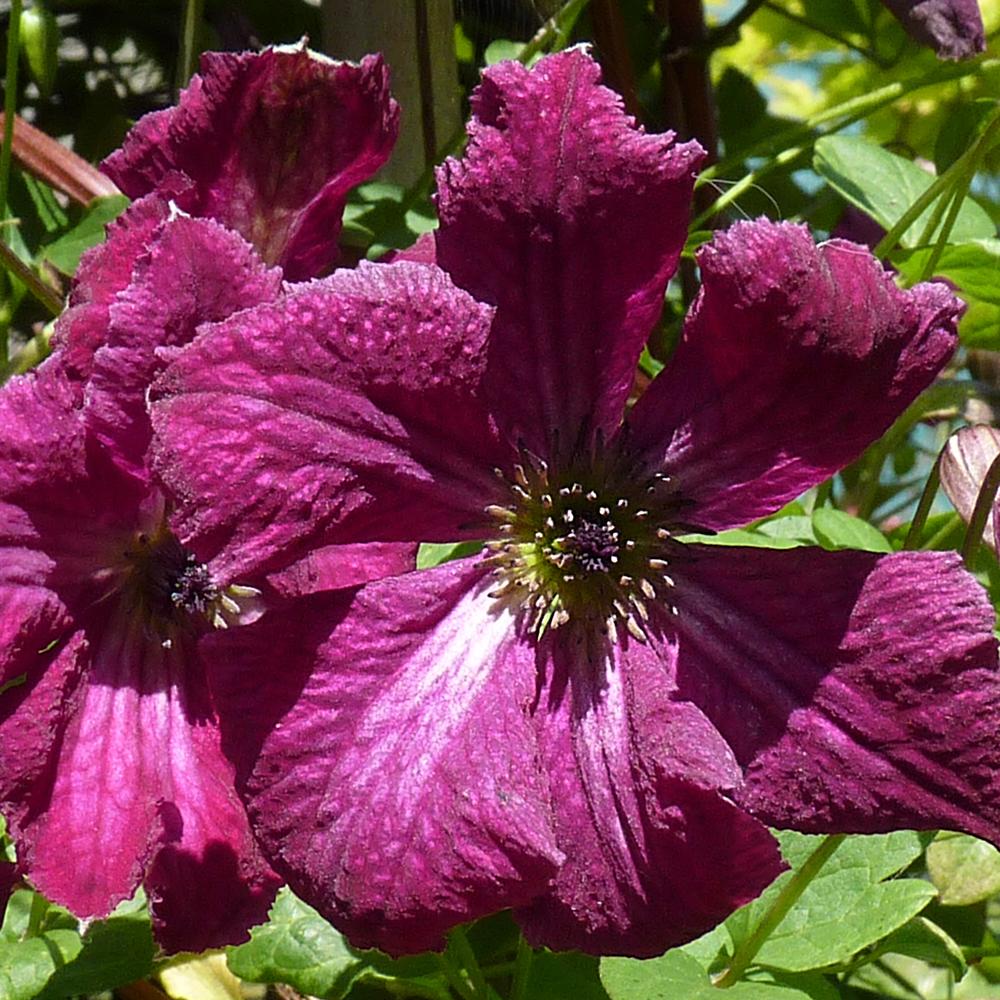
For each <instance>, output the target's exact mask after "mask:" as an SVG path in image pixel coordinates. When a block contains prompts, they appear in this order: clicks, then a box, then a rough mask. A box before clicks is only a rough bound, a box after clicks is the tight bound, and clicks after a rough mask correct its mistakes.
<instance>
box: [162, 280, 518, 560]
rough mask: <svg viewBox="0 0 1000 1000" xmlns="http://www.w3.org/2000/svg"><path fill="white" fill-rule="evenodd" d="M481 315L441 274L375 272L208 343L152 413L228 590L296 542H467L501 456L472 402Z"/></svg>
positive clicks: (199, 345) (257, 315) (252, 314)
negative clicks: (251, 567) (230, 583)
mask: <svg viewBox="0 0 1000 1000" xmlns="http://www.w3.org/2000/svg"><path fill="white" fill-rule="evenodd" d="M490 318H491V310H490V309H489V308H488V307H486V306H482V305H480V304H479V303H477V302H476V301H475V300H474V299H472V298H471V297H470V296H468V295H467V294H466V293H464V292H462V291H460V290H459V289H457V288H455V286H454V285H452V284H451V282H450V281H449V280H448V278H447V275H445V274H444V272H442V271H440V270H438V269H437V268H433V267H428V266H425V265H422V264H413V263H399V264H386V265H382V264H377V265H376V264H368V265H362V266H361V267H360V268H359V269H358V270H356V271H338V272H337V273H336V274H334V275H332V276H331V277H329V278H326V279H324V280H322V281H317V282H313V283H311V284H309V285H305V286H302V288H301V289H300V290H297V291H295V292H293V293H292V294H290V295H288V296H287V297H286V298H285V299H283V300H282V301H280V302H279V303H277V304H275V305H274V306H264V307H260V308H257V309H253V310H248V311H246V312H244V313H241V314H240V315H238V316H235V317H233V318H232V319H231V320H229V321H228V322H225V323H222V324H220V325H218V326H217V327H215V328H213V329H212V330H210V331H208V332H206V333H205V334H204V335H202V336H201V337H199V339H198V340H197V341H196V342H195V343H194V344H192V345H191V346H190V347H188V348H187V349H186V350H185V351H183V352H182V353H181V354H180V355H179V357H178V359H177V361H176V362H175V363H174V365H172V366H171V368H169V369H168V370H167V373H166V377H165V380H164V383H163V387H162V391H163V392H164V393H166V395H167V398H166V399H165V400H163V401H161V402H159V403H157V404H156V405H155V406H154V414H153V420H154V425H155V426H156V427H157V428H158V429H159V432H160V456H159V457H160V469H161V471H162V474H163V475H164V477H165V478H166V480H167V482H168V483H169V484H170V485H171V487H172V489H173V490H174V492H175V493H176V494H177V495H178V497H179V498H180V501H179V504H180V506H179V511H178V516H177V521H176V526H177V530H178V532H179V534H180V535H181V536H182V537H183V538H185V539H190V544H191V546H192V547H193V548H194V549H195V550H196V551H198V550H199V549H201V548H203V549H204V550H205V551H206V552H207V553H208V554H209V555H214V553H215V552H217V551H220V550H224V551H225V553H226V554H225V555H224V556H223V561H224V562H225V565H221V564H220V565H218V566H217V567H216V568H218V569H219V572H220V573H221V575H222V576H223V577H226V578H229V579H235V578H236V576H238V575H240V574H241V573H243V572H245V567H247V566H248V565H251V564H252V565H259V564H261V563H262V562H264V561H266V560H267V559H269V558H271V557H272V556H273V555H274V554H275V553H277V552H280V553H282V558H283V560H284V561H283V562H282V566H285V565H287V564H288V561H289V560H293V559H297V558H300V557H301V555H302V554H303V552H304V550H305V548H306V546H307V544H308V545H309V547H315V545H317V544H320V545H321V544H328V543H332V542H354V541H454V540H456V539H460V538H463V537H476V534H477V531H478V532H481V531H482V521H483V520H484V517H483V513H482V512H483V507H484V506H485V505H486V504H487V503H489V502H490V501H491V499H492V498H493V497H494V496H495V495H496V493H497V492H498V490H499V489H500V486H499V484H498V483H497V480H496V478H495V477H494V476H493V473H492V471H491V470H492V468H493V467H494V466H496V465H506V464H508V461H509V457H508V456H509V449H508V448H507V446H505V445H503V444H502V443H501V442H500V440H499V438H498V436H497V434H496V432H495V430H494V428H493V427H492V426H491V424H490V421H489V419H488V417H487V415H486V413H485V410H484V408H483V406H482V404H481V403H480V402H479V400H478V399H477V398H476V396H475V395H474V393H475V389H476V386H477V384H478V382H479V379H480V377H481V372H482V367H483V363H484V361H483V343H484V340H485V337H486V334H487V331H488V329H489V322H490ZM345 521H346V523H343V522H345ZM480 537H481V535H480Z"/></svg>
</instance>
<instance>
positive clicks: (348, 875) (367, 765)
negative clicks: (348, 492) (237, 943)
mask: <svg viewBox="0 0 1000 1000" xmlns="http://www.w3.org/2000/svg"><path fill="white" fill-rule="evenodd" d="M487 587H488V585H486V584H484V582H483V569H482V568H481V566H480V565H479V564H478V563H475V562H473V561H472V560H459V561H457V562H453V563H449V564H446V565H444V566H441V567H438V568H437V569H434V570H428V571H426V572H422V573H408V574H405V575H404V576H400V577H395V578H392V579H387V580H383V581H380V582H378V583H374V584H371V585H369V586H368V587H366V588H363V589H361V590H360V591H358V592H357V594H356V596H354V595H351V594H346V595H345V594H340V595H319V596H314V597H310V598H305V599H302V600H300V601H298V602H295V603H293V604H291V605H290V606H288V607H287V608H285V609H284V610H279V611H273V612H271V613H270V614H268V615H266V616H265V617H263V618H262V619H260V621H258V622H256V623H255V624H253V625H250V626H247V627H245V628H241V629H235V630H233V631H231V632H229V633H226V634H223V635H214V636H211V637H209V638H208V639H206V640H205V645H206V648H207V652H206V656H210V657H211V658H212V662H213V663H214V664H215V665H216V670H215V672H214V673H213V675H212V676H213V690H214V694H215V696H216V699H217V703H218V705H219V711H220V714H221V716H222V718H223V724H224V727H225V728H224V746H225V748H226V752H227V754H229V755H230V757H231V759H233V760H235V762H236V764H237V774H238V777H240V778H242V787H243V791H244V794H245V797H246V799H247V801H248V804H249V808H250V813H251V818H252V821H253V823H254V829H255V831H256V833H257V835H258V838H259V839H260V842H261V844H262V846H263V848H264V850H265V853H266V854H267V855H268V857H269V859H270V860H271V861H272V863H273V864H274V865H275V868H276V869H277V870H278V871H279V872H280V873H281V874H283V875H284V876H286V878H287V879H288V882H289V885H290V886H291V887H292V888H293V889H294V891H295V892H296V893H297V894H298V895H300V896H302V897H303V898H304V899H306V900H307V901H308V902H310V903H311V904H312V905H313V906H315V907H317V908H318V909H319V910H320V912H322V913H323V914H324V916H326V917H327V918H328V919H330V920H331V921H332V922H333V923H334V924H335V925H336V926H337V927H338V928H340V929H341V930H343V931H344V932H345V933H346V934H347V936H348V937H349V939H350V940H351V942H352V943H353V944H355V945H358V946H361V947H368V946H373V945H374V946H378V947H380V948H382V949H384V950H386V951H389V952H391V953H397V954H398V953H401V952H412V951H419V950H421V949H424V948H431V947H440V946H441V945H442V944H443V939H442V935H443V934H444V932H445V931H446V930H448V928H450V927H452V926H454V925H455V924H457V923H460V922H462V921H465V920H470V919H472V918H475V917H477V916H481V915H483V914H486V913H491V912H493V911H495V910H500V909H503V908H504V907H508V906H512V905H517V904H519V903H524V902H526V901H528V900H529V899H531V898H532V897H533V896H535V895H537V894H538V893H539V892H540V891H541V890H542V889H543V888H544V887H545V885H546V884H547V883H548V881H549V880H550V879H551V877H552V876H553V875H554V873H555V871H556V868H557V866H558V865H559V863H560V862H561V861H562V853H561V851H560V850H559V848H558V847H557V846H556V844H555V842H554V840H553V835H552V830H551V814H550V810H549V804H548V797H547V790H546V782H545V779H544V775H543V774H542V772H541V771H540V769H539V763H538V760H537V753H538V750H537V746H536V739H535V735H534V733H533V731H532V728H531V724H530V722H529V719H528V710H529V706H530V703H531V700H532V698H533V697H534V694H535V669H534V657H533V654H532V651H531V648H530V646H528V645H525V644H522V643H521V642H519V641H518V640H517V638H516V637H515V631H514V626H513V621H512V619H511V617H510V614H509V613H508V612H505V611H502V610H498V609H497V608H495V606H494V601H493V599H491V598H489V597H487V596H486V594H485V590H486V589H487ZM276 662H280V663H281V664H282V669H281V670H280V671H277V670H274V664H275V663H276Z"/></svg>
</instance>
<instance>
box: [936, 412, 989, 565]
mask: <svg viewBox="0 0 1000 1000" xmlns="http://www.w3.org/2000/svg"><path fill="white" fill-rule="evenodd" d="M998 458H1000V431H998V430H997V429H996V428H995V427H989V426H987V425H986V424H976V425H975V426H973V427H962V428H960V429H959V430H958V431H957V432H956V433H955V434H952V436H951V437H950V438H949V439H948V445H947V447H946V448H945V451H944V455H942V457H941V485H942V487H944V491H945V493H947V494H948V499H949V500H950V501H951V502H952V503H953V504H954V506H955V510H957V511H958V513H959V515H960V516H961V518H962V520H963V521H965V523H966V524H968V523H969V518H971V517H972V511H973V509H974V508H975V506H976V500H977V499H978V498H979V491H980V490H981V489H982V488H983V480H984V479H985V478H986V473H987V472H989V471H990V466H991V465H992V464H993V463H994V462H995V461H996V460H997V459H998ZM995 509H996V505H995V504H994V510H995ZM994 510H991V511H990V514H989V517H987V519H986V526H985V528H984V530H983V541H985V542H986V544H987V545H989V546H990V548H992V549H993V551H994V552H996V551H998V549H997V539H996V518H995V517H994Z"/></svg>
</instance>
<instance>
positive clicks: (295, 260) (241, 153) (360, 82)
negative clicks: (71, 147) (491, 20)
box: [102, 45, 399, 281]
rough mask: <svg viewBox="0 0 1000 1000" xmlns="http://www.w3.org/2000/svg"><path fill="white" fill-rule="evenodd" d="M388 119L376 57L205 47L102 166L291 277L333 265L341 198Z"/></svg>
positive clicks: (361, 174) (390, 110) (376, 148)
mask: <svg viewBox="0 0 1000 1000" xmlns="http://www.w3.org/2000/svg"><path fill="white" fill-rule="evenodd" d="M398 127H399V108H398V106H397V104H396V102H395V101H394V100H392V98H391V97H390V96H389V73H388V70H387V69H386V66H385V64H384V63H383V61H382V57H381V56H366V57H365V58H364V59H363V60H362V61H361V63H360V64H358V65H355V64H353V63H344V62H334V61H333V60H331V59H327V58H326V57H325V56H322V55H319V54H317V53H314V52H310V51H308V50H307V49H306V48H305V47H304V45H297V46H292V47H287V48H269V49H265V50H264V51H263V52H261V53H252V52H244V53H242V54H238V55H237V54H233V53H223V52H207V53H205V54H204V55H203V56H202V57H201V75H195V76H194V77H193V78H192V80H191V83H190V84H189V86H188V88H187V89H186V90H185V91H183V92H182V94H181V97H180V102H179V103H178V104H177V106H176V107H173V108H169V109H167V110H166V111H160V112H157V113H155V114H151V115H146V117H145V118H143V119H142V120H141V121H140V122H139V123H138V124H137V125H136V126H135V128H134V129H132V131H131V132H130V133H129V134H128V136H126V138H125V142H124V144H123V146H122V148H121V149H120V150H118V151H117V152H115V153H113V154H112V155H111V156H109V157H108V158H107V159H106V160H105V161H104V163H103V164H102V169H103V170H104V172H105V173H106V174H108V176H109V177H111V179H112V180H113V181H114V182H115V183H116V184H117V185H118V186H119V187H120V188H121V189H122V190H123V191H124V192H125V193H126V194H127V195H129V196H130V197H132V198H139V197H140V196H142V195H145V194H149V193H150V192H152V191H159V192H162V191H164V190H168V189H169V190H171V192H172V193H173V194H174V196H175V197H176V199H177V202H178V204H179V205H180V206H181V207H182V208H183V209H184V210H185V211H186V212H188V213H189V214H191V215H195V216H206V217H208V218H211V219H217V220H218V221H219V222H222V223H223V224H224V225H226V226H228V227H229V228H230V229H235V230H236V231H237V232H238V233H240V234H241V235H242V236H243V237H244V238H245V239H246V240H247V241H249V242H250V243H252V244H253V245H254V246H255V247H256V248H257V251H258V253H259V254H260V255H261V257H262V258H263V259H264V260H265V261H266V262H267V263H268V264H278V265H280V266H281V268H282V269H283V271H284V273H285V277H286V278H288V279H289V280H292V281H297V280H300V279H302V278H311V277H314V276H315V275H317V274H320V273H322V272H323V271H324V270H327V269H328V268H330V267H331V266H332V265H333V263H334V262H335V260H336V256H337V238H338V237H339V235H340V225H341V221H342V216H343V211H344V204H345V202H346V201H347V195H348V193H349V192H350V191H351V189H352V188H354V187H355V186H356V185H358V184H360V183H361V182H362V181H364V180H367V179H368V178H369V177H370V176H371V175H372V174H374V173H375V171H376V170H378V169H379V167H381V166H382V164H384V163H385V161H386V160H387V159H388V158H389V153H390V152H391V150H392V146H393V143H394V142H395V141H396V133H397V131H398Z"/></svg>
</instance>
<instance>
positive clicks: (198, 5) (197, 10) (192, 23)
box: [177, 0, 205, 91]
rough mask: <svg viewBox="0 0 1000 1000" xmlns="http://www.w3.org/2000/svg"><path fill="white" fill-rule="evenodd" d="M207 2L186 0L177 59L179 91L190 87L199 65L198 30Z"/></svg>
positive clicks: (203, 0)
mask: <svg viewBox="0 0 1000 1000" xmlns="http://www.w3.org/2000/svg"><path fill="white" fill-rule="evenodd" d="M204 7H205V0H186V2H185V4H184V20H183V22H182V23H181V48H180V53H179V55H178V57H177V90H178V91H180V90H181V89H182V88H184V87H186V86H187V85H188V81H189V80H190V79H191V77H192V76H194V72H195V70H196V69H197V64H198V54H199V53H198V28H199V27H200V26H201V19H202V14H203V12H204Z"/></svg>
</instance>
